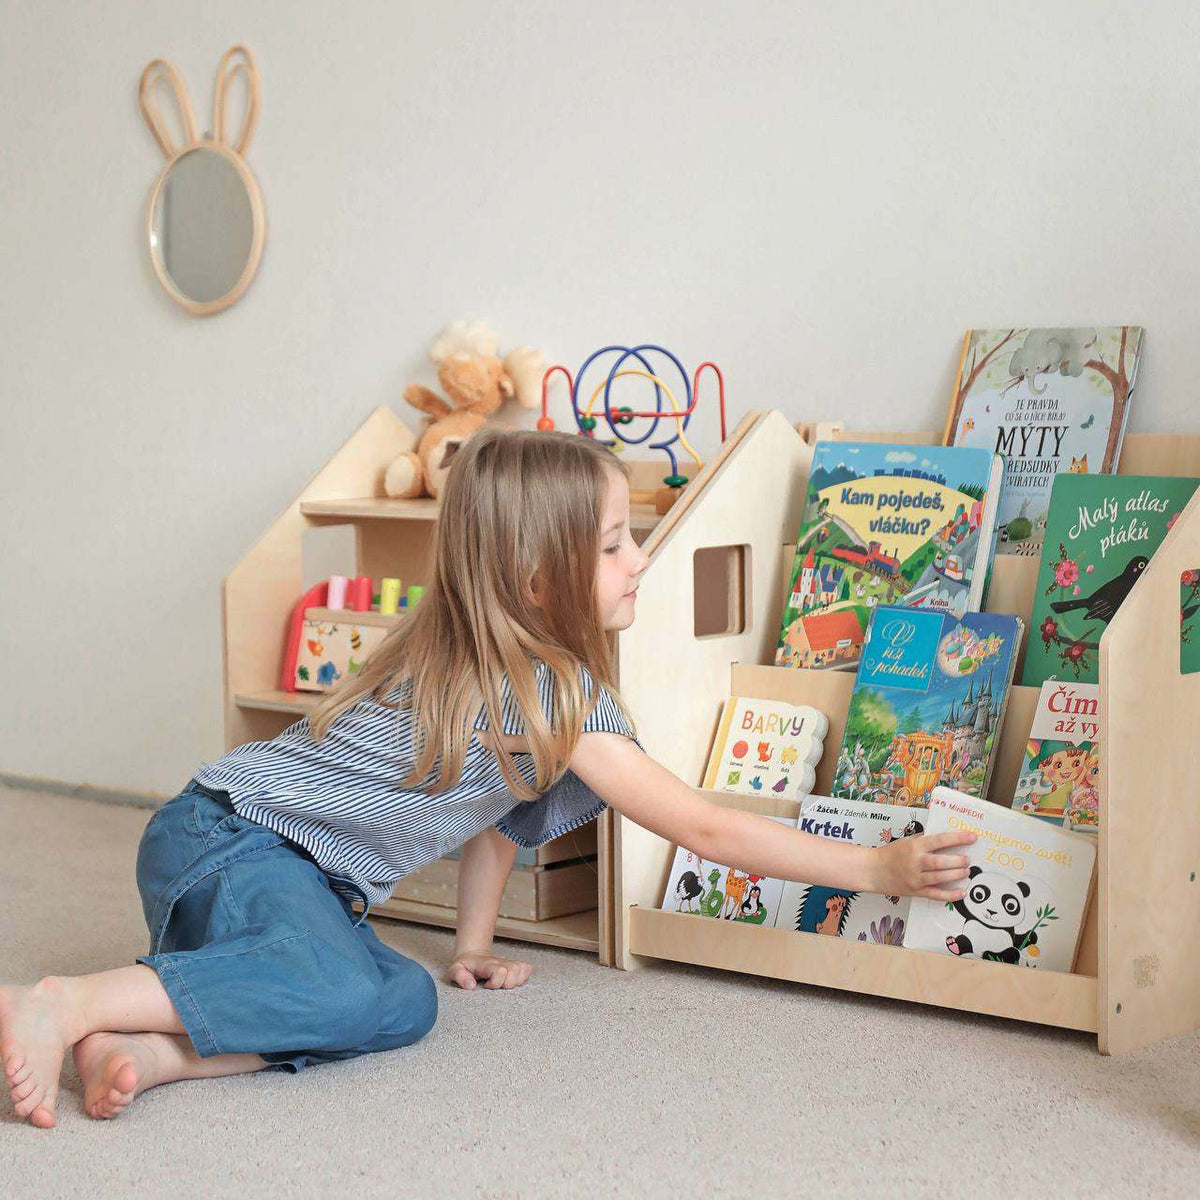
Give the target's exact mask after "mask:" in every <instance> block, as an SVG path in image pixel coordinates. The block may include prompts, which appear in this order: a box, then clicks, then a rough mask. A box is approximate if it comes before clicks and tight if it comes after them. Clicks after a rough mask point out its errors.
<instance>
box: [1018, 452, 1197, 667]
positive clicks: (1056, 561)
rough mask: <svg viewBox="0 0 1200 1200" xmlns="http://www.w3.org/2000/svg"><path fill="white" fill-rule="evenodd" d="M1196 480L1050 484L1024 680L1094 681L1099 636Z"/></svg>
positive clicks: (1074, 478) (1098, 478) (1075, 479)
mask: <svg viewBox="0 0 1200 1200" xmlns="http://www.w3.org/2000/svg"><path fill="white" fill-rule="evenodd" d="M1197 485H1200V480H1198V479H1190V478H1187V477H1184V476H1165V475H1060V476H1059V477H1058V478H1057V479H1056V480H1055V481H1054V487H1053V490H1052V492H1051V496H1050V510H1049V514H1048V516H1047V521H1046V540H1045V545H1044V547H1043V550H1042V559H1041V563H1040V565H1039V567H1038V576H1037V584H1036V587H1035V589H1034V593H1033V612H1032V614H1031V617H1030V629H1029V645H1028V646H1027V647H1026V649H1025V665H1024V668H1023V670H1022V672H1021V682H1022V683H1023V684H1024V685H1026V686H1027V687H1041V685H1042V684H1043V683H1044V682H1045V681H1046V680H1047V679H1071V680H1072V681H1074V682H1077V683H1098V682H1099V680H1100V638H1101V635H1102V634H1103V633H1104V631H1105V629H1107V628H1108V624H1109V622H1110V621H1111V620H1112V619H1113V617H1114V616H1116V614H1117V611H1118V610H1119V609H1120V607H1121V604H1122V603H1123V602H1124V600H1125V597H1126V596H1128V595H1129V593H1130V592H1131V591H1132V590H1133V587H1134V585H1135V584H1136V583H1137V581H1138V579H1140V578H1141V574H1142V572H1143V571H1144V570H1145V569H1146V567H1147V565H1148V564H1149V562H1150V559H1151V557H1152V556H1153V554H1154V551H1155V550H1157V549H1158V547H1159V545H1160V544H1161V543H1162V540H1163V538H1165V537H1166V536H1167V533H1168V531H1169V530H1170V529H1171V526H1172V525H1174V524H1175V521H1176V519H1177V518H1178V516H1179V514H1180V513H1181V512H1183V510H1184V508H1186V507H1187V504H1188V501H1189V500H1191V498H1192V494H1193V493H1194V492H1195V490H1196V487H1197ZM1181 619H1182V620H1183V621H1186V619H1187V610H1186V607H1185V608H1184V609H1183V610H1182V612H1181Z"/></svg>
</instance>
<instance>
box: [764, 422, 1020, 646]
mask: <svg viewBox="0 0 1200 1200" xmlns="http://www.w3.org/2000/svg"><path fill="white" fill-rule="evenodd" d="M1003 482H1004V464H1003V462H1002V461H1001V460H1000V459H999V458H998V457H997V456H996V455H995V454H994V453H993V452H992V451H990V450H983V449H977V448H961V447H954V446H950V447H947V446H910V445H888V444H885V443H877V442H818V443H817V445H816V447H815V448H814V450H813V460H812V467H811V470H810V472H809V477H808V490H807V493H806V496H805V501H804V511H803V514H802V516H801V520H800V529H799V532H798V533H797V536H796V557H795V561H794V562H793V564H792V572H791V578H790V581H789V586H788V592H787V596H786V598H785V602H784V612H783V621H782V625H781V629H780V635H779V647H778V650H777V651H776V655H775V663H776V665H777V666H785V667H840V668H849V667H852V666H853V665H854V664H855V663H856V662H857V661H858V658H859V655H860V653H861V650H862V644H863V637H864V633H865V631H866V627H867V622H868V621H869V620H870V616H871V613H872V611H873V610H874V608H875V606H876V605H879V604H895V605H903V606H905V607H910V608H919V609H925V610H929V611H932V612H950V613H954V614H955V615H956V616H959V615H961V614H962V613H964V612H966V611H968V610H969V609H975V608H979V607H980V606H981V603H982V599H983V593H984V587H985V585H986V582H987V575H988V567H989V564H990V562H991V556H992V551H993V550H994V547H995V518H996V514H997V512H998V511H999V499H1000V490H1001V488H1002V487H1003Z"/></svg>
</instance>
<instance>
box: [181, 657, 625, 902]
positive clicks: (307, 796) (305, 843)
mask: <svg viewBox="0 0 1200 1200" xmlns="http://www.w3.org/2000/svg"><path fill="white" fill-rule="evenodd" d="M535 673H536V678H537V685H538V698H539V700H540V702H541V705H542V711H543V712H545V714H546V717H547V720H550V719H551V716H552V714H553V711H554V705H553V700H554V687H555V681H554V673H553V672H552V671H551V670H550V669H549V668H548V667H547V666H546V664H545V663H542V662H537V663H535ZM580 673H581V682H582V685H583V689H584V693H585V695H586V696H587V697H588V698H589V699H590V698H591V696H592V693H593V691H595V692H596V693H597V695H596V703H595V705H594V706H593V708H592V710H591V712H590V713H589V714H588V716H587V718H586V719H585V720H584V722H583V731H584V732H605V733H620V734H624V735H625V736H626V737H629V738H632V737H633V736H634V735H633V731H632V729H631V728H630V726H629V723H628V721H627V720H626V719H625V717H624V715H623V713H622V712H621V709H620V708H619V706H618V705H617V703H616V701H615V700H614V699H613V697H612V694H611V693H610V692H609V691H608V690H607V689H606V688H605V687H603V686H602V685H600V686H597V685H596V684H595V682H594V680H593V679H592V676H591V674H590V672H588V671H587V669H586V668H583V667H581V668H580ZM406 686H407V685H406V684H401V685H399V687H397V688H396V689H394V690H393V691H392V692H391V693H389V695H388V696H387V697H385V699H387V700H390V701H392V702H393V703H395V702H396V700H397V699H398V698H399V697H400V696H401V695H402V694H403V690H404V688H405V687H406ZM501 698H502V701H503V708H502V722H503V730H504V732H505V733H508V734H512V735H514V736H520V735H522V734H524V733H525V726H524V722H523V720H522V718H521V714H520V711H519V709H518V708H517V704H516V700H515V698H514V697H513V694H512V689H511V686H510V685H509V682H508V680H507V679H505V680H504V683H503V688H502V696H501ZM475 728H476V729H482V730H486V729H487V728H488V721H487V713H486V709H482V708H481V709H480V714H479V718H478V720H477V721H476V722H475ZM412 733H413V721H412V714H411V712H410V711H409V710H408V709H403V708H402V709H396V708H389V707H387V706H386V705H384V704H382V703H380V702H378V701H376V700H374V699H373V698H371V697H370V696H367V697H364V698H363V699H361V700H359V701H358V703H357V704H355V705H354V707H353V708H350V709H347V710H346V711H345V712H344V713H342V714H341V715H340V716H338V718H337V719H336V720H335V721H334V722H333V723H332V724H331V725H330V726H329V727H328V728H327V729H326V731H325V736H324V737H323V738H322V739H321V740H320V741H317V740H316V739H315V738H314V737H313V735H312V732H311V729H310V727H309V721H308V717H304V718H303V719H302V720H300V721H297V722H296V723H295V724H294V725H291V726H289V727H288V728H287V729H285V730H284V731H283V732H282V733H281V734H279V735H278V736H277V737H274V738H272V739H271V740H270V741H265V742H247V743H246V744H245V745H242V746H238V747H237V748H236V749H233V750H231V751H230V752H229V753H228V754H226V755H225V756H224V757H223V758H220V759H218V760H217V761H216V762H214V763H211V764H205V765H203V766H202V767H201V769H200V771H199V772H197V774H196V777H195V778H196V781H197V782H198V783H201V784H203V785H204V786H205V787H208V788H212V789H214V790H219V791H224V792H227V793H228V794H229V798H230V802H231V803H232V805H233V807H234V809H235V811H237V812H238V813H239V814H240V815H242V816H244V817H248V818H249V819H250V820H252V821H256V822H258V823H259V824H260V825H266V826H267V827H268V828H270V829H273V830H275V832H276V833H280V834H282V835H283V836H284V837H286V838H288V839H289V840H290V841H293V842H296V843H298V844H299V845H300V846H301V847H302V848H303V849H304V850H305V851H306V852H307V853H308V854H309V855H311V856H312V858H313V859H315V860H316V862H317V864H318V865H319V866H320V867H321V868H322V870H324V871H325V872H326V873H327V874H329V875H330V876H332V877H335V878H333V879H332V880H331V882H332V885H333V886H334V888H335V890H337V891H340V892H342V893H343V894H345V895H352V896H354V897H355V898H357V893H355V892H354V891H353V889H347V888H346V887H344V886H339V882H340V881H339V879H338V878H336V877H339V876H342V877H345V878H347V879H350V880H352V881H353V882H354V883H355V884H357V885H358V887H360V888H361V889H362V892H363V894H364V895H365V896H366V898H367V902H368V904H369V905H370V904H378V903H380V902H381V901H383V900H386V899H387V897H388V896H389V895H390V893H391V891H392V889H393V888H394V887H395V886H396V883H397V882H398V881H399V880H400V879H402V878H404V876H405V875H408V874H410V873H411V872H413V871H415V870H417V868H418V867H423V866H425V865H426V864H427V863H431V862H433V861H434V860H435V859H438V858H441V857H442V856H443V855H445V854H448V853H449V852H450V851H452V850H455V849H457V848H458V847H459V846H461V845H462V844H463V843H464V842H466V841H469V840H470V839H471V838H473V837H474V836H475V835H476V834H477V833H480V832H482V831H483V830H484V829H488V828H490V827H491V826H495V827H496V828H497V829H498V830H499V831H500V832H501V833H502V834H504V836H505V837H507V838H509V839H511V840H512V841H514V842H516V843H517V845H518V846H526V847H530V846H540V845H542V844H543V843H544V842H548V841H549V840H550V839H551V838H555V837H558V836H559V835H560V834H564V833H567V832H568V831H569V830H571V829H574V828H575V827H576V826H578V825H581V824H583V823H584V822H585V821H590V820H592V818H594V817H596V816H598V815H599V814H600V813H601V812H602V811H603V810H604V801H603V800H601V799H600V797H599V796H597V795H596V794H595V792H593V791H592V790H591V789H590V788H588V787H587V786H586V785H585V784H584V783H583V781H582V780H581V779H579V777H578V776H577V775H574V774H573V773H572V772H570V771H568V772H567V773H566V774H565V775H564V776H563V777H562V779H560V780H559V781H558V782H557V783H556V784H554V785H553V786H552V787H550V788H549V789H548V790H547V791H546V792H544V793H542V795H541V796H539V797H538V798H537V799H536V800H531V801H521V800H518V799H517V797H516V796H514V795H513V793H512V792H511V791H510V790H509V788H508V785H507V784H506V783H505V782H504V776H503V775H502V774H501V773H500V766H499V764H498V763H497V761H496V756H495V755H494V754H493V753H492V752H491V751H490V750H488V749H487V747H485V746H484V745H483V744H482V743H480V742H479V740H478V739H476V738H472V739H471V741H470V743H469V745H468V748H467V753H466V759H465V762H464V764H463V773H462V778H461V779H460V780H459V782H458V783H457V784H456V785H455V786H454V787H452V788H448V789H447V790H446V791H444V792H441V793H440V794H437V795H427V794H426V793H425V792H422V791H419V790H416V789H415V788H406V787H403V786H402V785H401V783H400V780H402V779H404V778H405V777H406V776H408V775H409V773H410V772H411V771H412V768H413V764H414V761H415V756H414V754H413V738H412ZM512 757H513V763H514V766H515V767H516V769H517V771H518V772H519V774H520V775H521V777H522V778H523V779H524V780H525V781H526V782H527V783H529V784H530V786H534V784H535V774H534V762H533V756H532V755H531V754H515V755H513V756H512Z"/></svg>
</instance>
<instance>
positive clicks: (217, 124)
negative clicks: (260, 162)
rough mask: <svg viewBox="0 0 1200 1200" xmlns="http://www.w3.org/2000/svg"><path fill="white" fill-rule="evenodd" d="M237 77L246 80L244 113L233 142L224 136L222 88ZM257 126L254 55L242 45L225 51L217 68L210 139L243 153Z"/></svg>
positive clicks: (256, 79) (223, 96)
mask: <svg viewBox="0 0 1200 1200" xmlns="http://www.w3.org/2000/svg"><path fill="white" fill-rule="evenodd" d="M237 75H242V76H243V77H244V78H245V80H246V111H245V113H244V114H243V116H242V129H241V133H240V134H239V135H238V139H237V141H236V142H231V141H230V140H229V139H228V138H227V137H226V136H225V89H226V87H227V86H228V84H229V83H230V81H231V80H232V79H233V78H234V77H235V76H237ZM257 124H258V67H257V66H256V65H255V62H254V55H252V54H251V53H250V51H249V50H247V49H246V47H245V46H234V47H232V48H231V49H229V50H226V51H225V53H224V55H223V56H222V57H221V61H220V63H219V64H218V65H217V84H216V87H215V88H214V89H213V138H214V139H215V140H216V141H218V142H222V143H223V144H224V145H226V146H229V147H230V149H232V150H236V151H237V152H238V154H245V153H246V147H247V146H249V145H250V139H251V138H252V137H253V136H254V127H255V126H256V125H257Z"/></svg>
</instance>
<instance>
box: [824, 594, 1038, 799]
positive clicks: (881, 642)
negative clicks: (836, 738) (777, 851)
mask: <svg viewBox="0 0 1200 1200" xmlns="http://www.w3.org/2000/svg"><path fill="white" fill-rule="evenodd" d="M1023 628H1024V623H1023V622H1022V621H1021V620H1020V618H1019V617H1013V616H1008V615H1005V614H1002V613H979V612H969V613H964V614H963V616H961V617H954V616H951V615H949V614H944V613H931V612H922V611H920V610H915V609H911V608H890V607H883V608H877V609H876V610H875V613H874V616H873V617H872V618H871V623H870V625H869V626H868V630H867V644H866V646H865V648H864V650H863V657H862V661H861V662H860V663H859V667H858V674H857V676H856V677H855V680H854V688H853V690H852V691H851V694H850V707H849V710H848V712H847V714H846V725H845V730H844V732H843V734H842V745H841V749H840V751H839V754H838V761H837V766H836V769H835V772H834V784H833V787H832V789H831V790H832V793H833V795H834V796H835V797H839V798H844V799H847V800H860V801H872V802H877V803H879V802H881V803H886V804H902V805H918V806H923V805H925V804H927V803H928V800H929V796H930V794H931V793H932V791H933V789H934V788H935V787H938V786H940V785H950V786H953V787H956V788H959V789H960V790H962V791H964V792H967V793H969V794H970V795H972V796H982V795H985V794H986V792H987V785H988V780H989V779H990V777H991V772H992V767H993V765H994V763H995V755H996V750H997V749H998V747H999V742H1000V727H1001V724H1002V723H1003V720H1004V714H1005V710H1006V708H1007V704H1008V696H1009V689H1010V686H1011V684H1012V677H1013V671H1014V668H1015V665H1016V658H1017V650H1018V648H1019V647H1020V644H1021V631H1022V629H1023Z"/></svg>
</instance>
